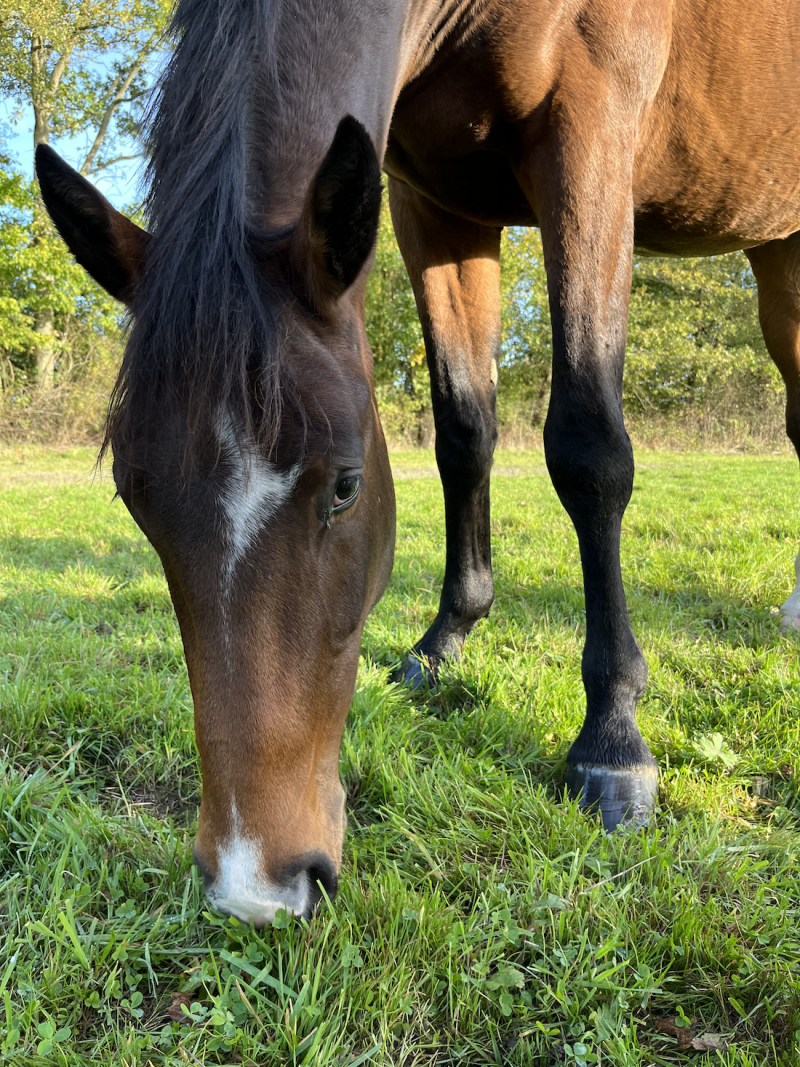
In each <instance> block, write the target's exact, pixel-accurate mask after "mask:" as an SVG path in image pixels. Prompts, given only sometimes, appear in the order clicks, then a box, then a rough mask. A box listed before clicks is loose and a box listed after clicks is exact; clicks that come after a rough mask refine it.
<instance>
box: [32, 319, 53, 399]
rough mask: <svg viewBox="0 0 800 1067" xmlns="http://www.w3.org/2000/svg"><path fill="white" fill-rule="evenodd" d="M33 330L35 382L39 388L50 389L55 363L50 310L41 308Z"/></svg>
mask: <svg viewBox="0 0 800 1067" xmlns="http://www.w3.org/2000/svg"><path fill="white" fill-rule="evenodd" d="M33 330H34V333H35V334H36V347H35V348H34V350H33V359H34V362H35V364H36V381H37V382H38V384H39V387H40V388H42V389H52V388H53V364H54V362H55V355H54V352H53V332H54V331H53V309H52V308H41V309H40V310H39V311H37V312H36V316H35V318H34V321H33Z"/></svg>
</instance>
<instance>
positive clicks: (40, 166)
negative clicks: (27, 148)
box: [34, 144, 72, 185]
mask: <svg viewBox="0 0 800 1067" xmlns="http://www.w3.org/2000/svg"><path fill="white" fill-rule="evenodd" d="M34 169H35V171H36V177H37V178H38V180H39V184H40V185H41V184H42V181H43V180H44V181H50V182H52V181H53V180H54V179H55V178H57V177H58V176H59V175H63V174H64V172H69V171H71V170H72V168H71V167H70V166H69V165H68V164H66V163H65V162H64V160H63V159H62V158H61V156H60V155H59V154H58V152H56V150H55V149H54V148H51V147H50V145H49V144H37V146H36V152H35V154H34Z"/></svg>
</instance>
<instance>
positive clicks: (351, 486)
mask: <svg viewBox="0 0 800 1067" xmlns="http://www.w3.org/2000/svg"><path fill="white" fill-rule="evenodd" d="M360 488H361V479H360V478H359V477H358V475H356V474H349V475H348V476H347V477H346V478H340V479H339V481H338V483H337V485H336V495H335V496H334V498H333V510H334V511H342V510H344V508H346V507H349V505H350V504H352V503H353V501H354V500H355V498H356V497H357V496H358V491H359V489H360Z"/></svg>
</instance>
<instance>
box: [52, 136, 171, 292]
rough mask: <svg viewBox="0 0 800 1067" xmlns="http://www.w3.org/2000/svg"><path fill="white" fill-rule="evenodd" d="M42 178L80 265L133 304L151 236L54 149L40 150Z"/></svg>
mask: <svg viewBox="0 0 800 1067" xmlns="http://www.w3.org/2000/svg"><path fill="white" fill-rule="evenodd" d="M36 177H37V178H38V180H39V188H40V189H41V191H42V199H43V200H44V204H45V207H46V208H47V211H48V213H49V215H50V218H51V219H52V220H53V222H54V223H55V225H56V229H57V230H58V232H59V233H60V234H61V236H62V237H63V238H64V240H65V241H66V243H67V245H68V247H69V250H70V252H71V253H72V254H73V256H74V257H75V259H76V260H77V261H78V263H80V265H81V266H82V267H84V268H85V269H86V270H87V271H88V272H89V274H91V276H92V277H93V278H94V280H95V281H96V282H98V283H99V284H100V285H102V287H103V288H104V289H105V290H107V291H108V292H109V293H110V294H111V295H112V296H113V297H116V298H117V300H122V301H123V302H124V303H130V300H131V297H132V296H133V291H134V289H135V288H136V283H137V281H138V279H139V275H140V274H141V271H142V267H143V265H144V259H145V254H146V252H147V246H148V244H149V242H150V235H149V234H148V233H147V232H146V231H145V230H142V229H140V228H139V227H138V226H137V225H136V224H135V223H134V222H131V221H130V219H127V218H125V216H124V215H122V214H120V212H119V211H117V210H116V208H114V207H112V206H111V204H109V202H108V201H107V200H106V198H105V197H104V196H103V195H102V194H101V193H99V192H98V191H97V189H95V187H94V186H93V185H92V184H91V182H88V181H87V180H86V179H85V178H84V177H83V176H82V175H81V174H78V172H77V171H76V170H73V169H72V167H70V166H69V165H68V164H67V163H65V162H64V160H63V159H62V158H61V156H59V154H58V153H57V152H54V151H53V149H52V148H51V147H50V146H49V145H45V144H40V145H38V146H37V148H36Z"/></svg>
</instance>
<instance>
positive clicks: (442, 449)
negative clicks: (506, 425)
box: [436, 398, 497, 491]
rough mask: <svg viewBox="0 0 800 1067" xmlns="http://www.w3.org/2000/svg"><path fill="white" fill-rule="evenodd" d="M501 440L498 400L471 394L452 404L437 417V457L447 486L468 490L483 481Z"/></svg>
mask: <svg viewBox="0 0 800 1067" xmlns="http://www.w3.org/2000/svg"><path fill="white" fill-rule="evenodd" d="M496 443H497V420H496V418H495V413H494V404H491V405H485V404H481V403H479V402H478V400H477V399H476V398H471V399H470V401H469V402H468V403H462V404H458V405H456V404H453V405H449V406H448V409H447V410H444V411H440V412H439V413H438V417H437V419H436V461H437V463H438V466H439V472H440V474H441V476H442V480H443V482H444V483H445V488H446V490H449V489H451V487H452V489H454V490H456V491H458V490H459V489H461V488H463V489H465V490H468V489H470V488H472V487H473V486H475V485H476V484H479V483H480V482H482V481H483V480H484V479H485V478H486V477H487V476H488V473H489V471H490V470H491V466H492V455H493V454H494V447H495V444H496Z"/></svg>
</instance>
